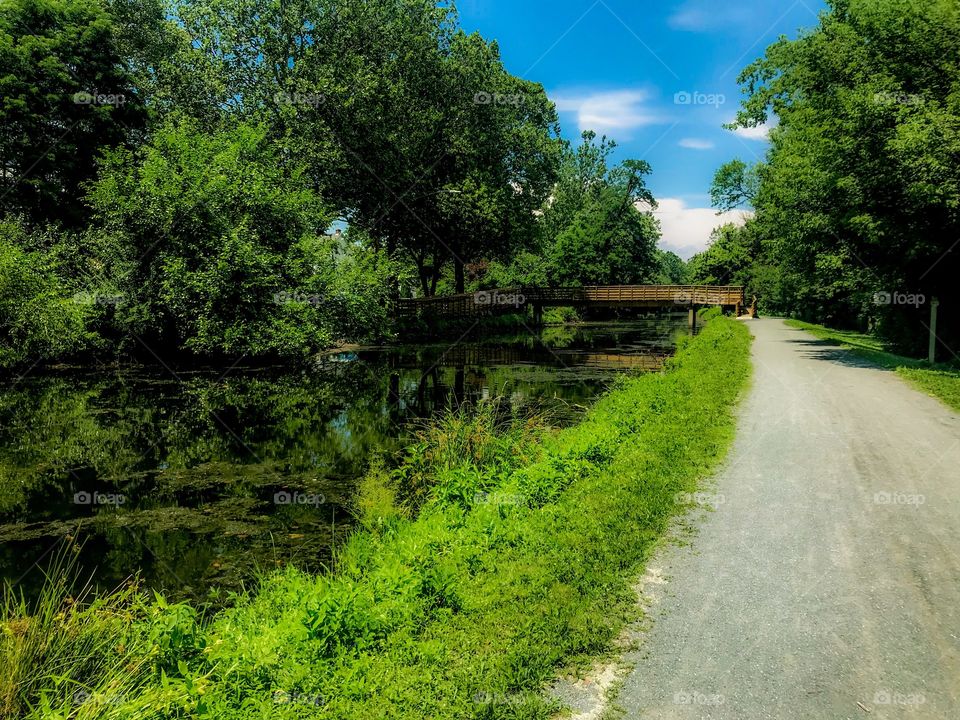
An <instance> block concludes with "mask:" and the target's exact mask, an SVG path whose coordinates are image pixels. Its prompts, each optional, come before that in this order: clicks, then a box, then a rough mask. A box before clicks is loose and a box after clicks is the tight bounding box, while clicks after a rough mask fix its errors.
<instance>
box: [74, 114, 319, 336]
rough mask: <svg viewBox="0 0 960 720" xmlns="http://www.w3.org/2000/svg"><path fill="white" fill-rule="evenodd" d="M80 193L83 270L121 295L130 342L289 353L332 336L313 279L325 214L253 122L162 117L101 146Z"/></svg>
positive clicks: (123, 328)
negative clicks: (144, 139) (210, 124)
mask: <svg viewBox="0 0 960 720" xmlns="http://www.w3.org/2000/svg"><path fill="white" fill-rule="evenodd" d="M90 201H91V203H92V206H93V209H94V217H95V220H96V222H97V224H98V226H97V228H96V230H95V231H92V232H90V233H89V236H88V244H89V247H90V258H89V260H88V263H87V266H88V267H87V273H88V275H89V276H90V277H91V282H95V283H107V284H110V285H112V287H114V288H115V292H116V293H117V295H118V296H119V297H121V298H122V299H123V302H122V303H121V304H119V306H118V308H117V310H116V324H117V330H118V332H121V333H124V334H128V333H129V334H130V335H132V337H133V338H134V339H135V341H136V342H133V343H132V346H133V347H134V348H136V349H140V350H141V351H142V348H140V345H141V344H142V345H146V346H147V347H148V348H150V350H152V351H154V352H157V350H155V348H158V349H159V348H163V349H170V348H175V349H178V350H190V351H193V352H196V353H200V354H208V355H209V354H214V355H220V354H242V353H249V354H260V355H267V354H297V353H301V352H303V351H305V350H309V349H310V348H316V347H320V346H322V345H323V344H324V343H325V342H328V341H329V340H331V331H330V328H329V326H328V325H326V324H325V323H324V322H323V314H322V312H321V308H322V306H323V303H324V302H325V301H326V299H327V298H326V297H325V291H326V288H324V287H318V286H317V284H316V283H315V281H316V280H317V278H318V277H322V276H323V265H324V262H325V259H324V258H325V255H324V251H323V249H322V247H319V246H318V243H321V242H322V238H319V237H318V236H319V235H320V233H321V232H322V229H323V228H325V227H326V225H327V224H328V222H329V219H330V213H329V211H328V210H327V209H326V208H325V206H324V204H323V203H322V201H321V200H320V199H319V198H318V197H317V196H316V195H315V194H314V193H312V192H311V191H310V190H309V189H307V188H305V187H304V185H303V183H302V182H301V181H300V179H299V178H298V176H297V174H296V173H293V174H291V173H289V172H287V171H286V170H285V169H284V168H282V167H281V165H280V163H279V162H278V159H277V157H276V148H275V147H273V146H272V145H271V144H270V143H269V142H267V139H266V131H265V130H264V129H263V128H259V127H255V126H249V125H243V124H241V125H238V126H237V127H235V128H232V129H230V130H224V131H220V132H217V133H213V134H207V133H204V132H200V131H198V129H197V127H196V124H195V122H194V121H191V120H186V119H181V120H179V121H176V122H171V123H169V124H167V125H164V126H163V127H161V128H158V129H157V131H156V132H155V134H154V136H153V138H152V140H151V142H150V143H149V144H148V145H146V146H144V147H143V148H141V149H140V150H138V151H136V152H133V151H129V150H122V149H121V150H116V151H113V152H111V153H110V154H109V155H108V156H107V158H106V160H105V162H104V165H103V173H102V177H101V178H100V179H99V180H98V181H97V182H96V184H95V185H94V186H93V187H92V191H91V195H90ZM326 257H329V254H327V255H326ZM301 258H306V260H302V259H301Z"/></svg>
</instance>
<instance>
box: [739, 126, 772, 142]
mask: <svg viewBox="0 0 960 720" xmlns="http://www.w3.org/2000/svg"><path fill="white" fill-rule="evenodd" d="M775 127H776V123H770V122H765V123H763V125H757V126H756V127H745V128H744V127H741V128H737V129H735V130H733V131H732V132H733V134H734V135H737V136H738V137H742V138H744V139H745V140H769V139H770V131H771V130H772V129H773V128H775Z"/></svg>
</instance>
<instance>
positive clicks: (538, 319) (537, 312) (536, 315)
mask: <svg viewBox="0 0 960 720" xmlns="http://www.w3.org/2000/svg"><path fill="white" fill-rule="evenodd" d="M533 324H534V325H543V305H534V306H533Z"/></svg>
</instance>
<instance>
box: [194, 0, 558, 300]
mask: <svg viewBox="0 0 960 720" xmlns="http://www.w3.org/2000/svg"><path fill="white" fill-rule="evenodd" d="M177 11H178V13H179V15H180V16H181V17H182V19H183V22H184V24H185V26H186V27H187V28H188V29H189V31H190V32H191V34H192V35H193V36H194V37H196V38H198V39H199V40H198V41H199V45H200V47H201V48H202V49H203V51H204V52H205V53H206V54H207V56H208V57H210V58H211V62H212V63H213V64H214V65H215V66H216V67H217V68H218V72H219V74H220V75H222V76H223V77H224V78H225V79H226V84H227V86H228V87H229V88H230V89H231V92H230V93H229V94H228V96H229V98H230V102H231V105H232V106H233V108H234V109H235V111H236V112H237V113H239V114H241V115H243V116H245V117H254V118H256V119H257V121H258V122H263V123H265V124H266V125H267V126H268V127H269V128H270V136H271V138H272V139H274V140H276V141H277V142H278V143H281V144H282V145H283V146H284V147H286V148H288V149H289V151H290V152H292V153H294V154H296V155H297V156H298V157H302V158H304V159H305V161H306V163H307V166H308V170H309V173H310V176H311V178H312V180H313V182H314V183H315V187H316V188H317V189H318V190H319V191H320V192H321V193H322V194H323V195H324V196H325V197H327V198H329V199H330V201H331V202H332V203H333V204H334V205H335V206H336V207H338V208H342V209H343V211H344V213H345V215H346V216H347V217H348V218H349V220H350V222H351V223H352V224H353V225H355V226H357V227H359V228H362V229H363V230H365V231H366V232H367V233H369V234H370V235H371V236H372V237H376V238H378V239H380V240H382V241H383V242H384V244H385V246H386V249H387V250H388V252H390V253H391V254H392V253H393V251H395V250H402V251H403V252H404V253H405V254H406V255H407V257H408V258H409V259H410V260H411V261H412V262H413V263H414V264H415V265H416V267H417V270H418V276H419V280H420V286H421V288H420V289H421V291H422V292H424V293H432V292H434V291H435V290H436V287H437V282H438V280H439V278H440V274H441V271H442V268H443V266H444V265H445V264H447V263H449V262H451V261H452V262H453V264H454V265H455V267H456V275H457V277H456V280H455V285H456V287H457V288H458V289H460V290H461V291H462V290H463V263H464V262H465V261H471V260H474V259H476V258H478V257H481V256H482V257H485V258H488V259H491V258H495V257H498V256H501V255H502V254H504V252H505V251H506V249H507V248H515V247H517V246H520V245H522V244H523V243H524V242H525V241H526V240H527V238H528V237H529V235H530V233H531V231H532V227H533V222H534V221H533V217H532V211H533V210H534V209H535V208H537V207H538V206H539V205H540V204H541V203H542V202H543V200H544V198H545V197H546V194H547V192H548V191H549V188H550V183H551V182H552V179H553V172H554V169H555V166H556V157H557V151H558V142H557V140H556V137H555V136H556V135H557V132H558V131H557V127H556V122H557V120H556V113H555V110H554V108H553V104H552V103H550V101H549V100H548V99H547V97H546V94H545V93H544V91H543V88H542V87H540V86H539V85H537V84H535V83H532V82H529V81H525V80H522V79H520V78H518V77H516V76H513V75H510V74H509V73H507V72H506V70H505V69H504V67H503V64H502V62H501V60H500V54H499V49H498V47H497V45H496V43H491V42H488V41H486V40H484V39H483V38H482V37H480V36H479V35H478V34H471V35H467V34H466V33H464V32H463V31H462V30H460V29H459V28H458V27H457V19H456V14H455V11H454V9H453V7H452V6H451V5H447V4H444V3H441V4H437V3H435V2H431V1H429V0H375V1H374V2H345V3H344V2H332V1H331V0H296V1H295V2H289V3H268V4H264V3H261V2H257V1H256V0H189V1H188V2H184V3H182V4H181V5H179V6H178V9H177Z"/></svg>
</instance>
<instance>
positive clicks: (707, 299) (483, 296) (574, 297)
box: [397, 285, 744, 317]
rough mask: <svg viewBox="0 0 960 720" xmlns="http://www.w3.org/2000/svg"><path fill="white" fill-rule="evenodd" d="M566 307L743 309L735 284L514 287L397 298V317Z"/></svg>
mask: <svg viewBox="0 0 960 720" xmlns="http://www.w3.org/2000/svg"><path fill="white" fill-rule="evenodd" d="M528 305H530V306H533V307H534V308H535V309H538V308H543V307H547V306H571V307H646V308H654V307H684V308H689V307H691V306H696V305H725V306H730V307H742V306H743V305H744V295H743V288H742V287H740V286H739V285H587V286H584V287H577V288H542V287H515V288H497V289H495V290H481V291H478V292H475V293H463V294H459V295H442V296H435V297H427V298H412V299H402V300H399V301H398V302H397V311H398V313H399V314H400V315H402V316H410V315H419V314H430V315H436V316H443V317H470V316H477V315H491V314H502V313H508V312H516V311H517V310H519V309H521V308H524V307H526V306H528Z"/></svg>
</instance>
